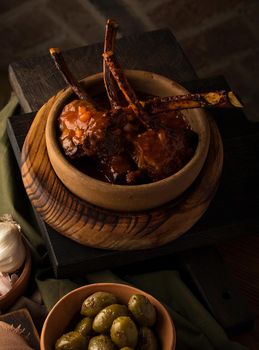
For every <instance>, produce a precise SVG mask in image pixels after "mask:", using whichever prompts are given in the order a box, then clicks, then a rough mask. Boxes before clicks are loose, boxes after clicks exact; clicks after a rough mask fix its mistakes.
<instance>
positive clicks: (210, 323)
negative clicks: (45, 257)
mask: <svg viewBox="0 0 259 350" xmlns="http://www.w3.org/2000/svg"><path fill="white" fill-rule="evenodd" d="M16 104H17V100H16V98H15V97H14V96H13V95H12V97H11V100H10V102H9V104H8V105H7V106H6V107H5V108H4V109H3V110H2V111H1V112H0V214H4V213H9V214H12V215H13V217H14V218H15V220H16V221H17V222H18V223H19V224H20V225H21V227H22V229H23V232H24V233H25V234H26V236H27V238H28V240H29V241H30V243H31V246H32V247H34V250H35V253H37V252H38V251H39V248H40V247H41V246H42V244H43V241H42V238H41V237H40V235H39V232H38V230H37V229H35V228H34V226H33V225H32V224H30V223H33V222H34V221H33V219H32V216H30V215H29V214H31V213H30V209H28V211H26V212H25V213H24V210H23V211H22V210H21V209H22V208H24V206H25V203H26V198H25V195H24V191H22V188H23V186H22V184H21V183H18V182H17V178H18V177H17V176H16V175H15V174H17V173H18V170H17V166H16V162H15V159H14V158H13V156H12V151H11V149H10V145H9V141H8V138H7V135H6V121H7V118H8V117H9V116H10V115H11V114H12V113H13V111H14V109H15V106H16ZM27 208H29V207H27ZM35 256H36V254H35ZM38 258H40V257H39V256H38ZM46 268H47V269H45V270H40V271H37V273H36V282H37V285H38V288H39V290H40V292H41V295H42V299H43V301H44V303H45V305H46V306H47V308H48V310H50V308H51V307H52V306H53V305H54V304H55V303H56V302H57V301H58V300H59V299H60V298H61V297H62V296H63V295H65V294H66V293H67V292H69V291H70V290H72V289H74V288H76V287H77V286H80V285H82V284H88V283H95V282H120V283H130V284H133V285H135V286H137V287H139V288H141V289H143V290H145V291H147V292H148V293H150V294H152V295H154V296H155V297H156V298H157V299H159V300H160V301H161V302H163V303H164V304H165V305H166V306H167V307H168V309H169V311H170V313H171V316H172V319H173V321H174V324H175V327H176V336H177V345H176V349H177V350H183V349H184V350H189V349H190V350H203V349H204V350H217V349H218V350H245V349H246V348H245V347H244V346H242V345H240V344H237V343H234V342H231V341H230V340H229V339H228V337H227V336H226V334H225V333H224V331H223V329H222V328H221V327H220V326H219V324H218V323H217V322H216V321H215V320H214V319H213V317H212V316H211V315H210V314H209V313H208V312H207V311H206V310H205V309H204V307H203V306H202V305H201V304H200V303H199V302H198V300H197V299H196V298H195V297H194V295H193V294H192V293H191V292H190V290H189V289H188V288H187V287H186V285H185V284H184V283H183V281H182V280H181V278H180V275H179V273H178V272H177V271H172V270H170V271H166V270H163V271H156V272H150V273H146V274H136V275H131V276H122V277H121V276H120V278H119V277H118V276H116V275H115V274H113V273H112V272H110V271H102V272H99V273H96V274H88V275H87V276H86V278H83V279H80V280H77V281H71V280H62V279H59V280H58V279H55V278H54V277H53V275H52V272H51V268H50V264H49V263H48V264H46ZM1 339H2V338H1ZM13 349H15V348H13ZM19 349H20V350H21V349H22V348H19Z"/></svg>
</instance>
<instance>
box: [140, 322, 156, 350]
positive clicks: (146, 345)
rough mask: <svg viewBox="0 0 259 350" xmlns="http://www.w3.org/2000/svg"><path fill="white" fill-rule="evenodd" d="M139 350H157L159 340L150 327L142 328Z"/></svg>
mask: <svg viewBox="0 0 259 350" xmlns="http://www.w3.org/2000/svg"><path fill="white" fill-rule="evenodd" d="M137 349H138V350H157V349H158V346H157V339H156V337H155V335H154V333H153V332H152V331H151V329H149V328H148V327H141V328H140V330H139V334H138V346H137Z"/></svg>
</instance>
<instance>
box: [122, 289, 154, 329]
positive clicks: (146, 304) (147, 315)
mask: <svg viewBox="0 0 259 350" xmlns="http://www.w3.org/2000/svg"><path fill="white" fill-rule="evenodd" d="M128 308H129V310H130V311H131V313H132V314H133V316H134V317H135V319H136V320H137V321H138V323H139V324H140V325H141V326H148V327H150V326H153V325H154V323H155V322H156V310H155V308H154V306H153V305H152V304H151V303H150V301H149V300H148V298H147V297H145V296H144V295H141V294H133V295H132V296H131V297H130V300H129V302H128Z"/></svg>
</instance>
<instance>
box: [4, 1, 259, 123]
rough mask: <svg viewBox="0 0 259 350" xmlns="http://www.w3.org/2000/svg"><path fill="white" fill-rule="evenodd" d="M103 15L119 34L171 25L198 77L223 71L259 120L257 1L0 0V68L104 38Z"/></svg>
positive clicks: (250, 111)
mask: <svg viewBox="0 0 259 350" xmlns="http://www.w3.org/2000/svg"><path fill="white" fill-rule="evenodd" d="M108 17H112V18H114V19H116V20H117V21H118V22H119V23H120V35H128V34H131V33H134V32H136V31H147V30H153V29H156V28H162V27H169V28H170V29H171V30H172V32H173V33H174V35H175V36H176V38H177V39H178V41H179V42H180V44H181V45H182V47H183V49H184V51H185V53H186V54H187V56H188V58H189V60H190V61H191V63H192V64H193V66H194V68H195V69H196V71H197V73H198V75H199V76H200V77H209V76H212V75H217V74H224V75H225V76H226V78H227V80H228V81H229V83H230V85H231V87H232V88H233V89H235V90H236V91H237V92H238V93H239V94H240V96H241V97H242V99H243V100H244V102H245V103H246V105H247V109H246V111H247V115H248V117H249V118H250V119H252V120H256V119H258V120H259V113H258V112H257V106H256V105H255V101H256V100H258V99H259V63H258V62H259V2H258V0H211V1H209V2H208V1H207V0H206V1H205V0H73V1H71V0H1V1H0V44H1V49H2V50H1V52H2V55H1V56H0V71H2V72H6V67H7V65H8V63H9V62H11V61H14V60H17V59H19V58H21V57H26V56H32V55H39V54H41V53H43V52H46V50H47V49H48V48H49V47H50V46H60V47H62V48H63V49H68V48H73V47H76V46H81V45H86V44H90V43H94V42H97V41H102V40H103V33H104V23H105V20H106V18H108ZM1 75H2V76H3V75H4V74H3V73H2V74H1Z"/></svg>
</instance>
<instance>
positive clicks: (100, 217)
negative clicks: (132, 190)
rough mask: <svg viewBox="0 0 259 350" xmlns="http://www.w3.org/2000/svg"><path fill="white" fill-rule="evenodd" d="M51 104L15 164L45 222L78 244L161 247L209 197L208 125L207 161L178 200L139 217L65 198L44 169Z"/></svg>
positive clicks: (216, 168)
mask: <svg viewBox="0 0 259 350" xmlns="http://www.w3.org/2000/svg"><path fill="white" fill-rule="evenodd" d="M56 98H57V97H56V96H54V97H53V98H51V99H50V100H49V101H48V103H47V104H45V105H44V106H43V107H42V108H41V109H40V111H39V112H38V113H37V115H36V117H35V119H34V121H33V124H32V126H31V128H30V131H29V133H28V135H27V137H26V140H25V143H24V146H23V150H22V160H21V172H22V178H23V182H24V186H25V189H26V191H27V194H28V196H29V199H30V201H31V203H32V204H33V206H34V208H35V209H36V211H37V212H38V213H39V214H40V215H41V217H42V218H43V219H44V221H45V222H47V223H48V224H49V225H50V226H52V227H53V228H54V229H55V230H57V231H58V232H60V233H61V234H63V235H65V236H67V237H69V238H71V239H73V240H75V241H76V242H79V243H81V244H84V245H87V246H90V247H96V248H105V249H117V250H118V249H119V250H132V249H147V248H153V247H158V246H161V245H163V244H165V243H168V242H170V241H172V240H174V239H176V238H177V237H179V236H180V235H182V234H183V233H184V232H186V231H187V230H188V229H189V228H190V227H191V226H193V225H194V224H195V223H196V222H197V220H198V219H199V218H200V217H201V215H202V214H203V213H204V212H205V210H206V209H207V208H208V206H209V203H210V201H211V200H212V198H213V196H214V194H215V191H216V189H217V187H218V183H219V178H220V175H221V171H222V166H223V146H222V141H221V137H220V134H219V131H218V129H217V126H216V124H215V122H214V121H213V120H212V119H210V127H211V143H210V148H209V154H208V157H207V160H206V162H205V165H204V167H203V169H202V171H201V173H200V174H199V176H198V178H197V180H196V181H195V182H194V184H193V185H192V186H191V188H190V189H189V190H187V191H186V192H185V193H184V195H183V196H181V197H179V198H178V199H177V200H175V201H173V202H171V203H169V204H166V205H164V206H163V207H160V208H157V209H152V210H149V211H145V212H137V213H120V212H112V211H108V210H104V209H101V208H98V207H95V206H93V205H91V204H89V203H87V202H84V201H82V200H80V199H79V198H78V197H76V196H75V195H73V194H72V193H71V192H69V191H68V190H67V189H66V188H65V186H64V185H63V183H62V182H61V181H60V180H59V178H58V177H57V175H56V174H55V172H54V170H53V168H52V166H51V164H50V161H49V158H48V155H47V150H46V141H45V125H46V120H47V117H48V114H49V111H50V109H51V107H52V105H53V103H54V101H55V99H56Z"/></svg>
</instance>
